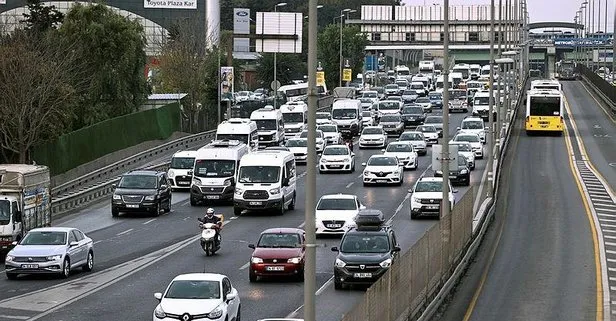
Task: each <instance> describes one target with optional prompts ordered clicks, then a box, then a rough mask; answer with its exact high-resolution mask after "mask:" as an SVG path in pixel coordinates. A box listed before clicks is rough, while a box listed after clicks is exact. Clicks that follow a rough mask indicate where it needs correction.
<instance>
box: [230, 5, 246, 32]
mask: <svg viewBox="0 0 616 321" xmlns="http://www.w3.org/2000/svg"><path fill="white" fill-rule="evenodd" d="M233 33H234V34H236V35H248V34H250V9H245V8H234V9H233Z"/></svg>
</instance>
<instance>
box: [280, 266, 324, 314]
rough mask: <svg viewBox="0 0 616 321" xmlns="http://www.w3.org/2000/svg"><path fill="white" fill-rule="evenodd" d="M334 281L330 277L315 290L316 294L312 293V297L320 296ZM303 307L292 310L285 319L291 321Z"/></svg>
mask: <svg viewBox="0 0 616 321" xmlns="http://www.w3.org/2000/svg"><path fill="white" fill-rule="evenodd" d="M333 281H334V277H333V276H332V277H331V278H329V279H328V280H327V281H325V283H324V284H323V285H322V286H321V287H320V288H319V289H318V290H317V292H315V293H314V295H316V296H319V295H321V293H323V291H325V289H327V288H328V287H329V286H330V285H331V284H332V282H333ZM303 307H304V305H303V304H302V305H300V306H299V307H298V308H297V309H295V310H293V312H291V313H289V314H288V315H287V316H286V318H287V319H291V318H294V317H296V316H297V314H298V313H299V310H301V309H302V308H303Z"/></svg>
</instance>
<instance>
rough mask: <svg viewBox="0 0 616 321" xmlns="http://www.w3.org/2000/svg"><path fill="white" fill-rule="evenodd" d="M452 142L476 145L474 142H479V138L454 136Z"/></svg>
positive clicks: (475, 136) (474, 136)
mask: <svg viewBox="0 0 616 321" xmlns="http://www.w3.org/2000/svg"><path fill="white" fill-rule="evenodd" d="M454 141H456V142H472V143H476V142H479V137H477V135H458V136H456V138H455V139H454Z"/></svg>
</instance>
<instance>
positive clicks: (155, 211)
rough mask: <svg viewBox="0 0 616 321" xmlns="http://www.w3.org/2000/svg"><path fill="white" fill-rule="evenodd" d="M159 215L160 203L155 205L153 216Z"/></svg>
mask: <svg viewBox="0 0 616 321" xmlns="http://www.w3.org/2000/svg"><path fill="white" fill-rule="evenodd" d="M159 215H160V201H159V202H158V203H156V209H155V210H154V216H159Z"/></svg>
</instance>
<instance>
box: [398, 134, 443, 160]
mask: <svg viewBox="0 0 616 321" xmlns="http://www.w3.org/2000/svg"><path fill="white" fill-rule="evenodd" d="M435 134H436V133H435ZM398 141H399V142H409V143H411V145H413V149H415V151H416V152H417V155H419V156H424V155H426V154H427V153H428V149H427V147H428V143H426V137H425V136H424V134H423V133H422V132H417V131H408V132H404V133H402V134H401V135H400V137H399V138H398Z"/></svg>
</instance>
